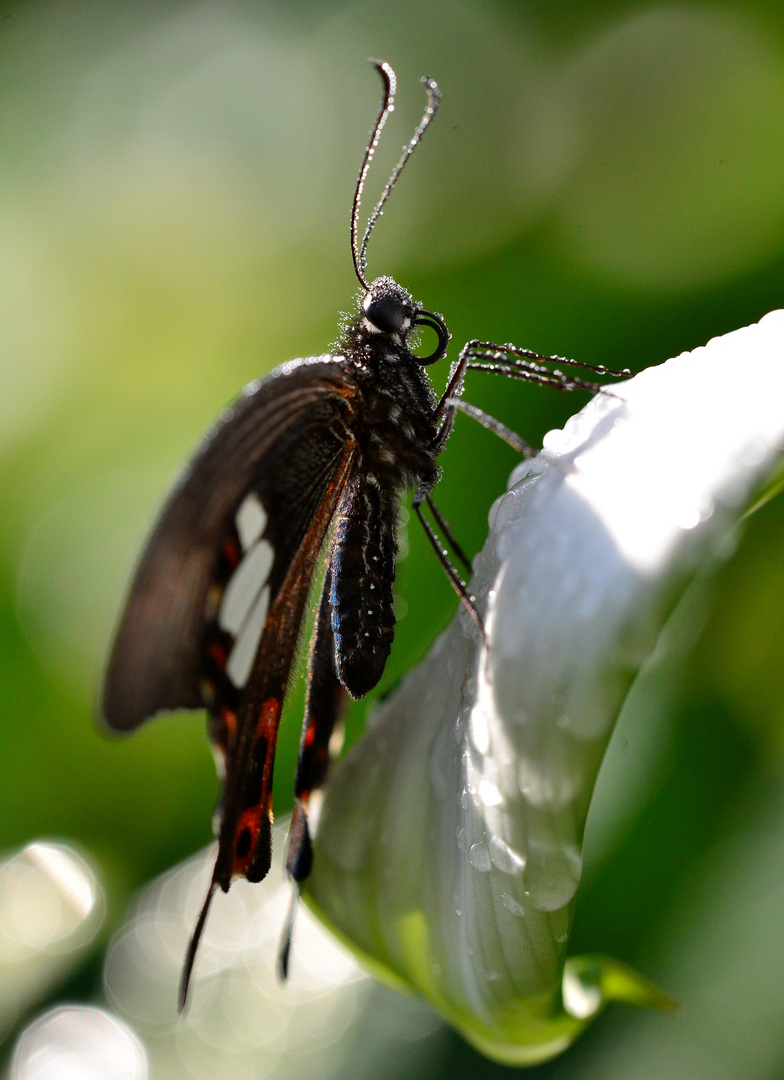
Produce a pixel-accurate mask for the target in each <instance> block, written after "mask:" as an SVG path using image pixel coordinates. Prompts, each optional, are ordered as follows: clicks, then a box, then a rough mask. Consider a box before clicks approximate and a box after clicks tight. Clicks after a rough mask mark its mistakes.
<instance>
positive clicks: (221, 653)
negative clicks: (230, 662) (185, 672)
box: [207, 641, 229, 671]
mask: <svg viewBox="0 0 784 1080" xmlns="http://www.w3.org/2000/svg"><path fill="white" fill-rule="evenodd" d="M207 655H208V656H209V658H210V659H211V660H214V661H215V663H216V664H217V665H218V667H219V668H220V669H221V671H223V669H224V668H225V667H226V660H227V659H228V655H229V654H228V652H227V651H226V647H225V646H224V645H221V643H220V642H219V641H211V642H210V643H209V645H208V646H207Z"/></svg>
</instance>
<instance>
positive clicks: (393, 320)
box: [362, 293, 406, 334]
mask: <svg viewBox="0 0 784 1080" xmlns="http://www.w3.org/2000/svg"><path fill="white" fill-rule="evenodd" d="M362 306H363V307H364V309H365V317H366V318H367V319H368V320H369V321H370V322H371V323H372V324H373V326H375V328H376V330H380V331H381V333H382V334H395V333H397V331H398V330H402V329H403V325H404V324H405V321H406V312H405V309H404V308H403V305H402V304H401V303H400V301H399V300H396V299H395V298H394V297H392V296H382V297H379V298H376V297H374V296H373V294H372V293H368V294H367V296H366V297H365V300H364V303H363V305H362Z"/></svg>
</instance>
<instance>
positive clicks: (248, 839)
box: [231, 806, 271, 877]
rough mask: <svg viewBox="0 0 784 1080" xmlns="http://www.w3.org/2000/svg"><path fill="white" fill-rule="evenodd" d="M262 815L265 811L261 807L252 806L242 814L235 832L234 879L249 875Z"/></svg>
mask: <svg viewBox="0 0 784 1080" xmlns="http://www.w3.org/2000/svg"><path fill="white" fill-rule="evenodd" d="M262 814H263V810H262V808H261V807H260V806H250V807H248V809H247V810H244V811H243V812H242V813H241V814H240V819H239V821H238V822H237V828H236V830H235V832H234V858H233V859H232V863H231V873H232V877H234V876H240V877H245V876H246V875H247V872H248V867H249V866H250V864H251V860H252V859H253V853H254V851H255V849H256V843H257V841H258V838H259V831H260V826H261V820H262ZM270 817H271V814H270Z"/></svg>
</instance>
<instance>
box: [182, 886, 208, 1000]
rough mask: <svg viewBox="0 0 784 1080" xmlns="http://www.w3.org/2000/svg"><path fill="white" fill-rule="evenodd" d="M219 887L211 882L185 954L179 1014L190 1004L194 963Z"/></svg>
mask: <svg viewBox="0 0 784 1080" xmlns="http://www.w3.org/2000/svg"><path fill="white" fill-rule="evenodd" d="M217 887H218V883H217V881H215V880H214V879H213V880H212V881H211V882H210V887H209V889H208V890H207V895H206V897H205V898H204V903H203V904H202V906H201V911H200V912H199V918H198V919H197V920H196V926H195V927H194V928H193V933H192V934H191V940H190V941H189V942H188V951H187V952H186V954H185V962H184V964H183V965H182V978H181V979H180V995H179V999H178V1002H177V1012H178V1013H180V1014H182V1013H183V1012H184V1011H185V1006H186V1004H187V1002H188V987H189V986H190V982H191V975H192V974H193V962H194V960H195V959H196V952H197V950H198V948H199V942H200V941H201V935H202V933H203V931H204V927H205V925H206V923H207V915H208V913H209V910H210V904H211V903H212V898H213V896H214V895H215V890H216V888H217Z"/></svg>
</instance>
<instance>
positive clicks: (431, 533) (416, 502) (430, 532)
mask: <svg viewBox="0 0 784 1080" xmlns="http://www.w3.org/2000/svg"><path fill="white" fill-rule="evenodd" d="M423 502H427V503H428V505H429V506H430V507H431V508H432V506H433V502H432V500H431V499H430V498H429V492H428V491H427V489H426V488H420V489H419V490H418V491H417V492H416V494H415V495H414V498H413V500H412V503H411V505H412V507H413V509H414V513H415V514H416V516H417V517H418V518H419V521H420V523H421V525H422V528H423V529H424V530H425V536H427V538H428V540H429V541H430V544H431V546H432V548H433V551H435V553H436V556H437V558H438V561H439V562H440V563H441V566H442V567H443V569H444V573H445V574H446V576H447V578H448V580H449V584H450V585H451V586H452V588H453V589H454V590H455V592H456V593H457V595H458V596H459V597H460V602H461V603H462V604H463V606H464V607H465V609H466V611H467V612H468V614H469V615H470V616H471V618H472V619H473V621H474V624H475V625H476V627H477V628H478V630H479V633H480V634H481V635H482V637H483V638H484V633H485V628H484V624H483V622H482V616H481V615H480V614H479V611H478V610H477V607H476V598H475V597H474V596H472V595H471V593H469V591H468V586H467V585H466V583H465V582H464V581H463V579H462V578H461V577H460V575H459V574H458V572H457V570H456V569H455V568H454V566H453V565H452V563H451V562H450V561H449V555H448V553H447V552H446V551H445V550H444V546H443V544H442V543H441V541H440V540H439V538H438V534H437V533H436V532H435V530H434V529H433V526H432V525H431V524H430V522H429V521H428V520H427V518H426V517H425V515H424V513H423V512H422V503H423ZM436 515H437V517H436V520H440V521H442V522H443V521H444V519H443V517H441V514H440V511H436ZM434 516H435V515H434ZM447 531H448V536H450V537H451V530H449V527H448V526H447ZM450 542H451V541H450ZM457 550H458V551H459V550H460V549H459V547H458V548H457ZM463 559H465V556H463ZM465 561H466V563H467V560H465Z"/></svg>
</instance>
